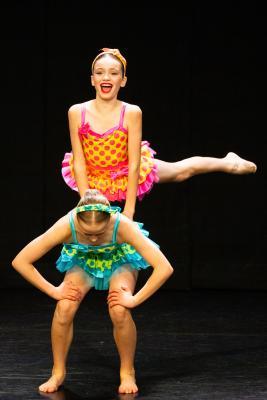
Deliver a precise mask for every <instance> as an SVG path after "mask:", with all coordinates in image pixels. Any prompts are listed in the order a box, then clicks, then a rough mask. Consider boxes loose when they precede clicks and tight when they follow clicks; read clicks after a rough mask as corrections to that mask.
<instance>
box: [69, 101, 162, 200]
mask: <svg viewBox="0 0 267 400" xmlns="http://www.w3.org/2000/svg"><path fill="white" fill-rule="evenodd" d="M126 106H127V105H126V104H125V103H123V105H122V109H121V113H120V121H119V124H118V125H117V126H115V127H114V128H111V129H109V130H108V131H106V132H105V133H102V134H99V133H97V132H94V131H93V130H92V129H91V128H90V125H89V123H88V122H86V121H85V111H86V109H85V103H83V104H82V105H81V126H80V127H79V130H78V135H79V137H80V140H81V144H82V147H83V152H84V156H85V160H86V169H87V176H88V184H89V188H90V189H98V190H99V191H100V192H102V193H103V194H104V195H105V196H106V197H107V198H108V199H109V201H123V200H125V199H126V191H127V182H128V131H127V129H126V128H124V126H123V121H124V114H125V109H126ZM154 154H155V151H154V150H153V149H151V148H150V147H149V143H148V142H146V141H142V143H141V163H140V175H139V181H138V191H137V197H138V198H139V199H140V200H141V199H142V198H143V196H144V195H145V194H146V193H148V192H149V191H150V190H151V188H152V186H153V184H154V182H157V181H158V176H157V167H156V165H155V162H154ZM62 176H63V178H64V180H65V182H66V183H67V185H68V186H69V187H70V188H71V189H73V190H76V191H77V190H78V188H77V184H76V181H75V177H74V171H73V154H72V152H70V153H66V154H65V156H64V159H63V161H62Z"/></svg>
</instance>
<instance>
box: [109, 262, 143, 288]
mask: <svg viewBox="0 0 267 400" xmlns="http://www.w3.org/2000/svg"><path fill="white" fill-rule="evenodd" d="M137 277H138V271H136V270H135V269H133V268H131V267H130V266H129V265H127V264H125V265H123V266H122V267H120V268H118V269H117V270H116V271H115V272H114V273H113V275H112V278H111V280H110V285H109V291H110V292H111V291H112V290H116V289H120V288H121V287H127V288H128V289H129V290H130V291H131V293H133V292H134V289H135V285H136V281H137Z"/></svg>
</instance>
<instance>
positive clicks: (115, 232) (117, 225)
mask: <svg viewBox="0 0 267 400" xmlns="http://www.w3.org/2000/svg"><path fill="white" fill-rule="evenodd" d="M120 217H121V214H120V213H119V212H118V213H117V218H116V221H115V224H114V228H113V235H112V243H114V242H116V241H117V232H118V227H119V223H120Z"/></svg>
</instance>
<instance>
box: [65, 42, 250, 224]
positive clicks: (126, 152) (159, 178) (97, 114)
mask: <svg viewBox="0 0 267 400" xmlns="http://www.w3.org/2000/svg"><path fill="white" fill-rule="evenodd" d="M91 71H92V75H91V83H92V85H93V86H94V87H95V91H96V97H95V99H92V100H89V101H86V102H84V103H81V104H75V105H73V106H71V107H70V109H69V112H68V118H69V129H70V138H71V146H72V152H71V153H66V154H65V157H64V160H63V162H62V175H63V177H64V180H65V182H66V183H67V184H68V185H69V186H70V187H71V188H72V189H74V190H77V191H78V192H79V194H80V196H83V194H84V192H85V191H86V189H88V188H93V189H98V190H100V191H101V192H102V193H103V194H104V195H105V196H106V197H107V198H108V199H109V200H110V201H124V200H125V205H124V210H123V213H124V214H125V215H127V216H128V217H129V218H131V219H132V218H133V216H134V211H135V203H136V197H138V198H139V199H142V197H143V196H144V195H145V194H146V193H148V192H149V191H150V190H151V188H152V186H153V184H154V182H159V183H163V182H181V181H184V180H186V179H189V178H190V177H192V176H194V175H198V174H205V173H208V172H216V171H217V172H225V173H229V174H249V173H254V172H256V169H257V168H256V165H255V164H254V163H253V162H250V161H247V160H244V159H242V158H240V157H239V156H238V155H237V154H235V153H232V152H230V153H228V154H227V155H226V156H225V157H223V158H214V157H201V156H195V157H190V158H187V159H185V160H181V161H177V162H166V161H162V160H158V159H155V158H154V154H155V151H154V150H152V149H151V148H150V146H149V143H148V142H146V141H142V112H141V109H140V108H139V107H138V106H136V105H133V104H129V103H125V102H122V101H121V100H119V99H118V93H119V90H120V88H121V87H124V86H125V85H126V81H127V77H126V59H125V58H124V57H123V56H122V55H121V53H120V51H119V50H118V49H107V48H104V49H102V52H101V53H100V54H98V55H97V56H96V58H95V59H94V61H93V63H92V67H91Z"/></svg>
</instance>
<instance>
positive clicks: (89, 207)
mask: <svg viewBox="0 0 267 400" xmlns="http://www.w3.org/2000/svg"><path fill="white" fill-rule="evenodd" d="M83 211H102V212H106V213H108V214H116V213H118V212H120V211H121V208H120V207H114V206H106V205H105V204H85V205H84V206H80V207H77V208H76V214H78V213H80V212H83Z"/></svg>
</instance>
